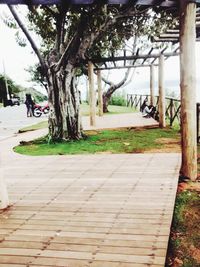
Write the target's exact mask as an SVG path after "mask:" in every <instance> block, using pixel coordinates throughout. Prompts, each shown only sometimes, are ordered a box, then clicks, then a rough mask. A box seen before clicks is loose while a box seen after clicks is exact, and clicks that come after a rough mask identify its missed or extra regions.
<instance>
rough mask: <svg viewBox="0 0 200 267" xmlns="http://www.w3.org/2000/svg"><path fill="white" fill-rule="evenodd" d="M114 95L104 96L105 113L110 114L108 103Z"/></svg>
mask: <svg viewBox="0 0 200 267" xmlns="http://www.w3.org/2000/svg"><path fill="white" fill-rule="evenodd" d="M111 96H112V95H108V94H106V93H105V94H103V113H107V112H109V110H108V103H109V100H110V98H111Z"/></svg>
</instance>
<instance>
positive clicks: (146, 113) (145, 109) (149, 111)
mask: <svg viewBox="0 0 200 267" xmlns="http://www.w3.org/2000/svg"><path fill="white" fill-rule="evenodd" d="M141 111H142V116H143V117H144V118H150V117H152V118H154V115H155V113H156V107H154V106H152V105H148V102H147V100H145V101H144V102H143V104H142V106H141Z"/></svg>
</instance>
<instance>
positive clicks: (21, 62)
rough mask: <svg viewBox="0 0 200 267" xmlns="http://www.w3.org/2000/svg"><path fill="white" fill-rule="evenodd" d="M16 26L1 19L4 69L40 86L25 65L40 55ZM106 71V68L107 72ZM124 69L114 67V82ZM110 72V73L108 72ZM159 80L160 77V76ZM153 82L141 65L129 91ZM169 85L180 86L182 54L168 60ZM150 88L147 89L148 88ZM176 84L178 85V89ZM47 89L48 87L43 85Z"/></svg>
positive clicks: (28, 84) (199, 83) (0, 58)
mask: <svg viewBox="0 0 200 267" xmlns="http://www.w3.org/2000/svg"><path fill="white" fill-rule="evenodd" d="M6 9H7V7H5V6H3V5H0V13H2V12H3V11H5V10H6ZM14 34H15V30H12V29H10V28H8V27H7V26H5V25H4V23H3V22H2V21H1V20H0V37H1V41H0V73H3V62H4V65H5V70H6V74H7V75H8V76H9V77H10V78H11V79H13V80H14V81H15V82H16V83H17V84H19V85H22V86H25V87H32V86H33V87H34V88H36V89H39V86H36V85H34V84H33V83H32V82H30V81H29V80H30V75H29V73H28V72H27V71H25V69H27V68H28V67H29V66H31V65H33V64H34V63H37V62H38V61H37V57H36V56H35V55H34V53H33V51H32V49H31V47H30V46H29V45H27V46H26V47H20V46H19V45H18V44H17V43H16V40H15V36H14ZM196 47H197V49H196V66H197V70H198V69H199V67H198V65H199V62H200V44H197V45H196ZM104 73H105V72H104ZM123 73H124V71H123V70H120V71H119V70H113V71H112V74H111V75H110V76H109V79H112V80H113V81H114V82H117V81H119V80H120V79H121V78H122V77H123ZM105 75H106V74H105ZM155 76H157V68H155ZM156 80H157V77H156ZM148 85H149V69H148V68H138V69H137V70H136V71H135V74H134V76H133V82H132V83H131V84H129V85H128V86H127V87H126V88H124V89H123V90H125V89H126V91H127V92H129V93H141V89H144V90H143V92H144V93H148V89H147V88H148ZM82 87H85V83H84V82H82ZM165 87H166V88H167V89H171V90H172V91H173V90H176V91H177V88H178V87H179V57H178V56H177V57H171V58H169V59H168V60H167V61H165ZM175 87H176V88H175ZM199 87H200V75H199V72H197V95H198V101H200V88H199ZM145 88H146V90H145ZM174 88H175V89H174ZM39 90H40V91H43V92H44V93H45V90H44V89H39Z"/></svg>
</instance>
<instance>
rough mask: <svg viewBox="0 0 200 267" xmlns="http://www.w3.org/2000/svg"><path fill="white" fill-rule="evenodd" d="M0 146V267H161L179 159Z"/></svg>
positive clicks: (14, 141) (3, 143) (174, 156)
mask: <svg viewBox="0 0 200 267" xmlns="http://www.w3.org/2000/svg"><path fill="white" fill-rule="evenodd" d="M41 133H42V131H41V132H32V133H28V134H23V135H20V136H16V137H13V138H10V139H7V140H4V141H1V142H0V146H1V151H2V150H3V151H4V153H3V154H2V159H1V162H2V165H3V169H4V175H5V178H6V181H7V184H8V191H9V196H10V201H11V207H10V208H9V209H7V210H6V211H4V212H2V214H1V215H0V240H1V242H0V266H7V267H10V266H13V267H19V266H31V267H32V266H37V267H39V266H40V267H41V266H63V267H86V266H87V267H144V266H151V267H161V266H164V262H165V255H166V249H167V243H168V238H169V231H170V224H171V219H172V213H173V206H174V199H175V195H176V187H177V180H178V172H179V165H180V155H179V154H120V155H118V154H117V155H105V154H99V155H77V156H46V157H31V156H22V155H17V154H15V153H13V152H12V151H11V149H10V148H11V147H12V146H14V145H16V144H17V143H18V142H19V140H21V139H23V140H25V139H29V138H30V139H31V138H33V135H35V137H36V135H39V134H41Z"/></svg>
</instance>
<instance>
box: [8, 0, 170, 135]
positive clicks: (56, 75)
mask: <svg viewBox="0 0 200 267" xmlns="http://www.w3.org/2000/svg"><path fill="white" fill-rule="evenodd" d="M9 8H10V11H11V12H12V14H13V16H14V18H15V20H16V22H17V24H18V26H19V27H20V28H21V29H22V31H23V32H24V34H25V35H26V37H27V39H28V41H29V42H30V44H31V46H32V48H33V50H34V51H35V53H36V55H37V56H38V59H39V63H40V67H39V68H38V70H40V73H41V76H42V77H44V81H45V84H46V86H47V91H48V95H49V102H50V117H49V130H50V131H49V132H50V136H51V137H52V139H63V138H64V139H66V138H67V139H68V138H70V139H77V138H78V139H79V138H80V137H81V130H80V129H81V127H80V119H79V115H78V114H79V104H78V102H77V99H79V97H78V90H77V88H76V83H75V82H74V81H75V77H76V76H77V75H81V74H82V73H83V70H84V68H85V64H86V65H87V60H92V57H93V56H95V57H102V56H104V55H107V54H108V53H112V52H114V51H117V50H118V49H120V48H122V47H123V46H124V44H125V41H127V40H129V39H130V38H131V37H133V36H144V35H146V36H148V38H149V39H150V38H151V37H152V35H155V34H157V32H161V31H162V30H164V29H165V28H166V27H167V26H168V24H173V21H174V19H173V17H172V16H170V15H169V14H168V13H166V12H162V13H160V12H157V10H154V11H153V10H152V9H147V8H144V7H142V6H136V7H134V6H131V5H113V6H112V5H103V4H98V3H96V4H93V5H89V6H78V5H77V6H74V5H67V4H65V3H64V2H63V4H61V5H54V6H39V7H34V6H33V7H30V8H29V12H28V15H27V17H26V19H27V20H28V22H27V20H26V22H25V23H23V22H22V19H21V17H20V15H19V13H18V11H17V10H16V9H14V8H13V7H12V6H9ZM25 24H26V26H25ZM11 26H12V25H11ZM30 30H32V31H34V33H36V34H37V35H38V36H40V47H38V46H37V44H36V42H35V41H34V40H33V38H32V36H31V34H30Z"/></svg>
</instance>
